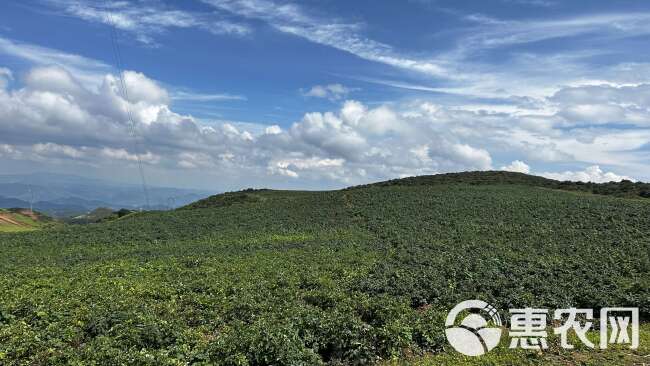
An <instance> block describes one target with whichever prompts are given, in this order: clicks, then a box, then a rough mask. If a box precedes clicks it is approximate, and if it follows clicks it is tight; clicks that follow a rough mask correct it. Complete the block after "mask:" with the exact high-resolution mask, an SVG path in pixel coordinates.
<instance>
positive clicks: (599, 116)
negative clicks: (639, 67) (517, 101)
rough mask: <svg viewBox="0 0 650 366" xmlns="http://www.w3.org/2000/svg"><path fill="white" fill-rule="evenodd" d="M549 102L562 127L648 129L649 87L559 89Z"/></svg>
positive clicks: (607, 86)
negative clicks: (618, 125)
mask: <svg viewBox="0 0 650 366" xmlns="http://www.w3.org/2000/svg"><path fill="white" fill-rule="evenodd" d="M549 100H550V101H552V102H554V103H556V104H557V106H558V108H559V110H558V115H559V116H560V117H562V118H563V119H564V121H563V122H564V124H565V125H579V124H582V125H593V124H606V123H623V124H632V125H636V126H641V127H648V126H650V109H648V105H649V104H650V84H638V85H622V86H617V85H607V84H602V85H584V86H576V87H567V88H562V89H560V90H559V91H557V92H556V93H555V94H554V95H553V96H552V97H550V98H549Z"/></svg>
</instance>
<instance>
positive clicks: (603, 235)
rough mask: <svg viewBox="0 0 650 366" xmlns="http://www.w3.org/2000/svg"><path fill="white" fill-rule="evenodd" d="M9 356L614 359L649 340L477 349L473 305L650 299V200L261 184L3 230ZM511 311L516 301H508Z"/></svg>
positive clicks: (517, 190)
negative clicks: (449, 338)
mask: <svg viewBox="0 0 650 366" xmlns="http://www.w3.org/2000/svg"><path fill="white" fill-rule="evenodd" d="M0 250H1V254H2V255H1V256H0V294H1V296H0V364H6V365H68V364H74V365H91V364H97V365H104V364H114V365H119V364H138V365H186V364H196V365H213V364H216V365H318V364H331V365H347V364H380V365H398V364H399V365H401V364H409V363H413V364H419V365H465V364H468V365H501V364H509V365H541V364H549V365H552V364H562V365H610V364H634V363H638V364H642V363H643V362H644V360H645V362H648V363H650V359H649V358H648V357H647V356H646V355H648V354H650V349H649V347H648V346H649V344H648V342H650V328H648V326H647V325H646V324H644V325H643V326H642V336H641V338H642V340H641V347H640V348H639V349H638V350H636V351H631V350H627V349H618V350H617V349H614V350H610V351H600V352H594V351H592V352H589V350H585V349H580V348H579V349H577V350H574V351H561V350H559V349H557V345H556V344H555V341H554V340H550V342H551V349H549V350H547V351H546V352H544V353H539V352H534V351H529V352H525V351H508V350H507V349H506V348H505V347H507V345H505V346H503V347H500V348H497V349H496V350H494V351H493V353H491V354H489V355H488V356H485V358H475V359H470V358H467V357H464V356H460V355H459V354H458V353H456V352H455V351H454V350H453V349H452V348H451V347H450V346H449V345H448V344H447V342H446V339H445V336H444V318H445V316H446V314H447V312H448V311H449V309H450V308H451V307H453V306H454V305H455V304H457V303H458V302H460V301H462V300H467V299H474V298H479V299H483V300H485V301H487V302H489V303H491V304H492V305H494V306H495V307H496V308H498V309H509V308H515V307H528V306H531V307H543V308H550V309H555V308H560V307H562V308H564V307H571V306H574V307H582V308H595V309H598V308H600V307H603V306H635V307H639V309H640V313H641V317H642V319H643V320H644V322H648V321H649V320H650V200H647V199H640V198H619V197H611V196H604V195H594V194H589V193H584V192H566V191H561V190H557V189H548V188H543V187H535V186H531V185H522V184H481V185H471V184H455V183H453V182H444V183H440V184H419V185H399V184H391V185H383V186H382V185H371V186H365V187H359V188H355V189H347V190H341V191H327V192H291V191H271V190H247V191H242V192H238V193H229V194H225V195H220V196H215V197H212V198H209V199H206V200H204V201H200V202H198V203H196V204H193V205H190V206H187V207H185V208H182V209H178V210H175V211H171V212H144V213H137V214H132V215H129V216H126V217H124V218H121V219H118V220H115V221H111V222H106V223H101V224H91V225H87V226H64V227H57V228H51V229H47V230H41V231H34V232H27V233H3V234H0ZM504 317H505V314H504Z"/></svg>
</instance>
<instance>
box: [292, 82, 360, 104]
mask: <svg viewBox="0 0 650 366" xmlns="http://www.w3.org/2000/svg"><path fill="white" fill-rule="evenodd" d="M353 90H355V89H351V88H348V87H346V86H343V85H341V84H328V85H314V86H312V87H311V89H309V90H308V91H306V92H303V95H304V96H306V97H314V98H326V99H329V100H332V101H335V100H340V99H342V98H345V97H346V96H347V95H348V94H350V92H352V91H353Z"/></svg>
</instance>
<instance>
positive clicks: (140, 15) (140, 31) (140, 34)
mask: <svg viewBox="0 0 650 366" xmlns="http://www.w3.org/2000/svg"><path fill="white" fill-rule="evenodd" d="M46 2H47V3H48V4H50V5H51V6H52V7H54V8H57V9H60V10H61V11H63V12H64V13H65V14H67V15H71V16H75V17H78V18H80V19H83V20H86V21H89V22H98V23H103V24H106V25H109V26H114V27H116V28H118V29H120V30H123V31H126V32H130V33H133V34H134V35H135V36H136V38H137V40H138V41H140V42H143V43H145V44H150V45H155V44H156V42H155V40H154V38H153V37H154V36H155V35H156V34H159V33H161V32H164V31H165V30H167V29H172V28H198V29H203V30H205V31H208V32H210V33H213V34H234V35H246V34H248V33H250V32H251V29H250V27H249V26H247V25H245V24H240V23H235V22H232V21H230V20H227V19H223V18H218V17H216V16H215V15H214V14H209V13H196V12H188V11H182V10H178V9H172V8H170V7H169V6H163V5H161V4H157V3H155V2H147V3H136V4H131V3H128V2H125V1H93V0H86V1H79V0H47V1H46Z"/></svg>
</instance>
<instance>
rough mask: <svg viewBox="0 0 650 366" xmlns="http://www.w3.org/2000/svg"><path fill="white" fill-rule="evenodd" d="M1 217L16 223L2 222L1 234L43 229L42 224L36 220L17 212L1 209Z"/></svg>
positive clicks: (0, 224) (0, 226) (0, 222)
mask: <svg viewBox="0 0 650 366" xmlns="http://www.w3.org/2000/svg"><path fill="white" fill-rule="evenodd" d="M0 216H2V217H4V218H7V219H9V220H11V221H13V222H14V223H16V224H14V223H11V222H7V221H3V220H0V233H15V232H25V231H32V230H38V229H40V228H41V226H42V223H41V222H40V221H38V220H34V219H33V218H31V217H29V216H28V215H24V214H21V213H20V212H19V211H17V210H5V209H0Z"/></svg>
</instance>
